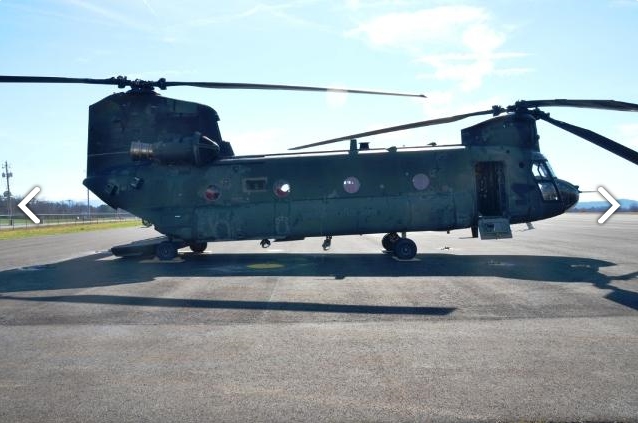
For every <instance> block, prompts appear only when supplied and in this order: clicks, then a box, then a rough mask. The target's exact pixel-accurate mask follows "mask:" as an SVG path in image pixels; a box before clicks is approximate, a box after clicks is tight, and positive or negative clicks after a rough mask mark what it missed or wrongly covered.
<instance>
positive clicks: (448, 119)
mask: <svg viewBox="0 0 638 423" xmlns="http://www.w3.org/2000/svg"><path fill="white" fill-rule="evenodd" d="M499 110H500V108H499V107H498V106H495V107H494V108H493V109H490V110H483V111H480V112H473V113H465V114H462V115H455V116H448V117H444V118H438V119H430V120H423V121H420V122H413V123H407V124H405V125H398V126H391V127H388V128H381V129H376V130H373V131H368V132H361V133H358V134H352V135H346V136H344V137H339V138H333V139H330V140H325V141H319V142H315V143H312V144H306V145H300V146H298V147H293V148H289V149H288V150H302V149H304V148H310V147H318V146H320V145H326V144H332V143H335V142H339V141H345V140H351V139H357V138H364V137H369V136H372V135H380V134H387V133H389V132H396V131H405V130H408V129H415V128H422V127H424V126H432V125H440V124H443V123H451V122H456V121H457V120H461V119H465V118H468V117H471V116H480V115H488V114H494V113H496V112H497V111H499Z"/></svg>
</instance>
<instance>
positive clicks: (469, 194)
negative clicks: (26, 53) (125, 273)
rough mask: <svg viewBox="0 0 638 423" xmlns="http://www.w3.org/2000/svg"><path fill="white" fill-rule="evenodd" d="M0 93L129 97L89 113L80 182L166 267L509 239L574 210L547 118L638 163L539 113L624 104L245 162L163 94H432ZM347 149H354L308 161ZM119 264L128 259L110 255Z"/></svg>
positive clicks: (510, 112) (202, 111)
mask: <svg viewBox="0 0 638 423" xmlns="http://www.w3.org/2000/svg"><path fill="white" fill-rule="evenodd" d="M0 83H72V84H102V85H117V87H118V88H126V87H130V90H129V91H126V92H118V93H115V94H112V95H109V96H108V97H106V98H104V99H102V100H100V101H98V102H97V103H95V104H93V105H91V106H90V107H89V133H88V147H87V175H86V179H85V180H84V182H83V183H84V185H85V186H86V187H87V188H88V189H90V190H91V191H92V192H93V193H94V194H95V195H96V196H98V197H99V198H100V199H101V200H102V201H104V202H105V203H106V204H108V205H109V206H111V207H113V208H121V209H124V210H127V211H129V212H131V213H132V214H134V215H136V216H138V217H140V218H142V219H143V220H145V221H147V222H150V223H152V224H153V225H154V226H155V229H156V230H157V231H159V232H161V233H163V234H164V235H166V239H164V240H163V241H162V242H159V243H157V245H155V246H154V253H155V255H156V256H157V257H158V258H159V259H160V260H170V259H172V258H174V257H175V256H176V255H177V250H178V249H179V248H183V247H185V246H190V248H191V250H192V251H194V252H203V251H204V250H205V249H206V247H207V242H210V241H229V240H251V239H254V240H258V241H260V244H261V246H262V247H264V248H266V247H268V246H269V245H270V243H271V240H275V241H287V240H298V239H303V238H304V237H325V240H324V242H323V245H322V247H323V248H324V250H326V249H328V248H330V243H331V239H332V237H333V236H338V235H352V234H370V233H384V234H386V235H385V236H384V237H383V240H382V245H383V247H384V248H385V250H386V251H388V252H391V253H393V254H394V255H395V256H396V257H397V258H398V259H402V260H409V259H412V258H413V257H414V256H415V255H416V253H417V246H416V244H415V243H414V241H412V240H410V239H409V238H408V237H407V235H406V234H407V233H408V232H414V231H449V230H452V229H462V228H471V230H472V235H473V236H474V237H478V235H479V234H480V236H481V238H487V239H490V238H504V237H511V230H510V225H511V224H515V223H525V222H532V221H536V220H541V219H546V218H549V217H553V216H557V215H559V214H562V213H564V212H565V211H566V210H567V209H569V208H570V207H572V206H573V205H574V204H576V202H577V201H578V196H579V191H578V187H577V186H575V185H572V184H571V183H569V182H567V181H564V180H561V179H558V178H556V176H555V175H554V173H553V171H552V169H551V167H550V166H549V163H548V162H547V160H546V158H545V157H544V156H543V155H542V154H541V152H540V147H539V136H538V133H537V131H536V121H537V120H539V119H540V120H544V121H546V122H549V123H550V124H553V125H555V126H558V127H559V128H562V129H564V130H566V131H568V132H571V133H572V134H575V135H577V136H579V137H581V138H583V139H585V140H587V141H589V142H592V143H594V144H596V145H598V146H599V147H601V148H603V149H605V150H607V151H609V152H611V153H613V154H616V155H618V156H620V157H622V158H624V159H626V160H629V161H631V162H633V163H634V164H638V152H636V151H634V150H632V149H629V148H627V147H625V146H623V145H621V144H618V143H616V142H614V141H612V140H610V139H608V138H605V137H603V136H602V135H599V134H597V133H595V132H592V131H590V130H587V129H584V128H581V127H578V126H574V125H571V124H568V123H565V122H561V121H558V120H555V119H553V118H550V116H549V114H547V113H545V112H543V111H541V110H539V109H538V108H539V107H549V106H562V107H580V108H593V109H605V110H615V111H631V112H636V111H638V104H633V103H626V102H620V101H614V100H564V99H558V100H535V101H518V102H516V103H515V104H514V105H511V106H507V107H500V106H493V107H492V108H491V109H487V110H482V111H477V112H473V113H466V114H459V115H455V116H450V117H446V118H439V119H431V120H425V121H421V122H414V123H409V124H405V125H399V126H393V127H388V128H383V129H379V130H375V131H369V132H362V133H358V134H352V135H347V136H343V137H338V138H334V139H330V140H326V141H321V142H316V143H312V144H307V145H302V146H298V147H294V148H291V149H290V150H296V151H295V152H286V153H279V154H266V155H252V156H236V155H235V154H234V152H233V148H232V146H231V144H230V143H229V142H227V141H224V140H223V139H222V135H221V133H220V130H219V126H218V124H217V122H218V121H219V116H218V115H217V112H215V110H213V109H212V108H211V107H209V106H206V105H203V104H198V103H194V102H188V101H182V100H176V99H172V98H168V97H164V96H161V95H159V94H157V93H156V92H155V91H154V88H160V89H162V90H164V89H166V88H167V87H173V86H193V87H201V88H218V89H257V90H292V91H340V92H348V93H359V94H376V95H399V96H414V97H425V96H423V95H420V94H404V93H390V92H379V91H365V90H347V89H333V88H322V87H306V86H290V85H268V84H244V83H220V82H169V81H166V80H165V79H160V80H158V81H141V80H129V79H127V78H126V77H121V76H120V77H117V78H109V79H82V78H59V77H25V76H0ZM480 115H492V117H491V118H489V119H487V120H485V121H484V122H481V123H479V124H476V125H473V126H470V127H468V128H465V129H463V130H462V131H461V144H459V145H454V146H436V145H428V146H423V147H409V148H397V147H390V148H370V146H369V143H366V142H359V141H358V139H360V138H364V137H369V136H373V135H378V134H383V133H388V132H394V131H403V130H408V129H413V128H419V127H425V126H430V125H439V124H446V123H450V122H455V121H459V120H461V119H465V118H469V117H472V116H480ZM348 140H349V141H350V147H349V149H347V150H330V151H323V152H299V151H298V150H302V149H305V148H309V147H316V146H321V145H327V144H331V143H336V142H340V141H348ZM112 251H113V253H114V254H116V255H127V254H128V253H129V252H130V251H128V250H126V249H120V250H119V253H118V250H117V248H114V249H113V250H112Z"/></svg>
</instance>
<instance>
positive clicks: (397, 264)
mask: <svg viewBox="0 0 638 423" xmlns="http://www.w3.org/2000/svg"><path fill="white" fill-rule="evenodd" d="M614 265H615V264H614V263H611V262H608V261H603V260H598V259H592V258H577V257H576V258H575V257H560V256H530V255H458V254H420V255H418V256H417V258H416V259H415V260H411V261H407V262H401V261H398V260H395V259H394V258H392V257H391V256H390V255H385V254H335V253H323V254H299V253H295V254H283V253H265V254H264V253H262V254H210V253H205V254H192V253H182V254H180V256H179V258H177V259H175V260H173V261H169V262H162V261H158V260H157V259H148V258H126V259H122V258H114V257H113V256H112V255H111V254H110V253H98V254H93V255H89V256H84V257H80V258H76V259H71V260H67V261H62V262H58V263H53V264H47V265H40V266H32V267H26V268H19V269H12V270H7V271H3V272H0V293H5V294H6V293H14V292H32V291H48V290H60V289H82V288H91V287H101V286H114V285H123V284H135V283H142V282H151V281H154V280H156V279H158V278H165V277H167V278H180V277H184V278H187V277H206V278H210V279H211V281H213V282H214V280H215V278H229V277H259V276H262V277H268V276H270V277H273V276H286V277H290V276H292V277H329V278H334V279H337V280H344V279H347V278H350V277H374V278H379V277H387V278H389V279H388V283H392V279H390V278H395V277H419V278H425V279H424V282H427V278H435V277H464V276H467V277H496V278H506V279H514V280H521V281H530V282H581V283H582V282H584V283H591V284H593V285H594V286H596V287H598V288H601V289H605V290H609V291H610V292H609V293H608V294H606V296H605V298H607V299H609V300H611V301H614V302H616V303H619V304H621V305H624V306H627V307H631V308H633V309H635V310H638V293H636V292H633V291H629V290H625V289H621V288H618V287H616V286H614V285H612V282H614V281H616V280H618V281H623V280H631V279H634V278H637V277H638V271H637V272H632V273H630V274H626V275H621V276H617V277H609V276H607V275H605V274H604V273H602V272H601V271H600V270H601V268H605V267H610V266H614ZM477 283H480V282H479V281H477ZM36 298H37V297H33V300H36ZM47 298H49V301H51V297H47ZM0 299H24V298H17V297H11V296H7V295H1V296H0ZM148 300H151V301H152V300H159V299H148ZM43 301H44V299H43ZM184 301H186V302H190V303H189V304H190V306H192V307H196V306H198V305H197V304H196V303H195V302H196V301H197V300H184ZM193 301H195V302H193ZM156 303H157V301H156ZM160 303H161V302H160ZM157 304H158V305H159V303H157ZM266 304H267V303H264V306H263V307H264V308H271V307H272V306H268V305H266ZM210 305H211V306H213V305H214V304H212V303H211V304H210ZM199 306H205V305H204V304H200V305H199ZM245 306H246V307H248V308H250V306H251V305H250V304H249V303H246V304H245ZM253 306H254V305H253ZM328 306H330V305H326V307H328ZM333 306H334V305H333ZM288 308H289V309H290V310H296V309H297V307H296V306H295V305H291V304H289V307H288ZM328 308H329V307H328ZM426 309H427V308H424V310H422V311H423V312H424V313H425V312H430V313H436V312H437V311H436V310H426ZM347 310H348V309H347V308H346V309H344V311H347ZM378 311H381V310H378ZM396 311H397V312H400V310H399V309H397V310H396ZM404 311H406V312H407V311H409V310H407V309H406V310H404ZM413 311H415V310H413ZM386 312H388V310H386ZM390 312H391V311H390Z"/></svg>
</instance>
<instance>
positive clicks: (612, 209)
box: [598, 187, 620, 225]
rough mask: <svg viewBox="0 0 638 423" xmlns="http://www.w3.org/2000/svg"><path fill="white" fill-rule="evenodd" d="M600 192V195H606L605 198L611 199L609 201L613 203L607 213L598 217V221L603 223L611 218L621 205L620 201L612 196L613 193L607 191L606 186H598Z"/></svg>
mask: <svg viewBox="0 0 638 423" xmlns="http://www.w3.org/2000/svg"><path fill="white" fill-rule="evenodd" d="M598 192H599V193H600V195H602V196H603V197H605V200H607V201H609V203H610V204H611V207H610V208H609V210H607V211H606V212H605V214H603V215H602V216H600V219H598V223H600V224H601V225H602V224H603V223H605V221H606V220H607V219H609V216H611V215H612V214H614V212H615V211H616V210H618V208H619V207H620V203H618V201H616V199H615V198H614V197H612V196H611V194H610V193H609V192H607V190H606V189H605V188H603V187H598Z"/></svg>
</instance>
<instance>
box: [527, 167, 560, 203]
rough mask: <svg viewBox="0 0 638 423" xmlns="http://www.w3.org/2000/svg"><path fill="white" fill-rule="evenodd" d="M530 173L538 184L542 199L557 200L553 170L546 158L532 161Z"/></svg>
mask: <svg viewBox="0 0 638 423" xmlns="http://www.w3.org/2000/svg"><path fill="white" fill-rule="evenodd" d="M532 173H533V174H534V178H535V179H536V183H537V184H538V189H539V190H540V192H541V195H542V197H543V201H558V200H559V198H558V189H557V188H556V184H555V183H554V179H556V176H554V171H553V170H552V168H551V167H550V166H549V163H547V161H546V160H542V161H537V162H533V163H532Z"/></svg>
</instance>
